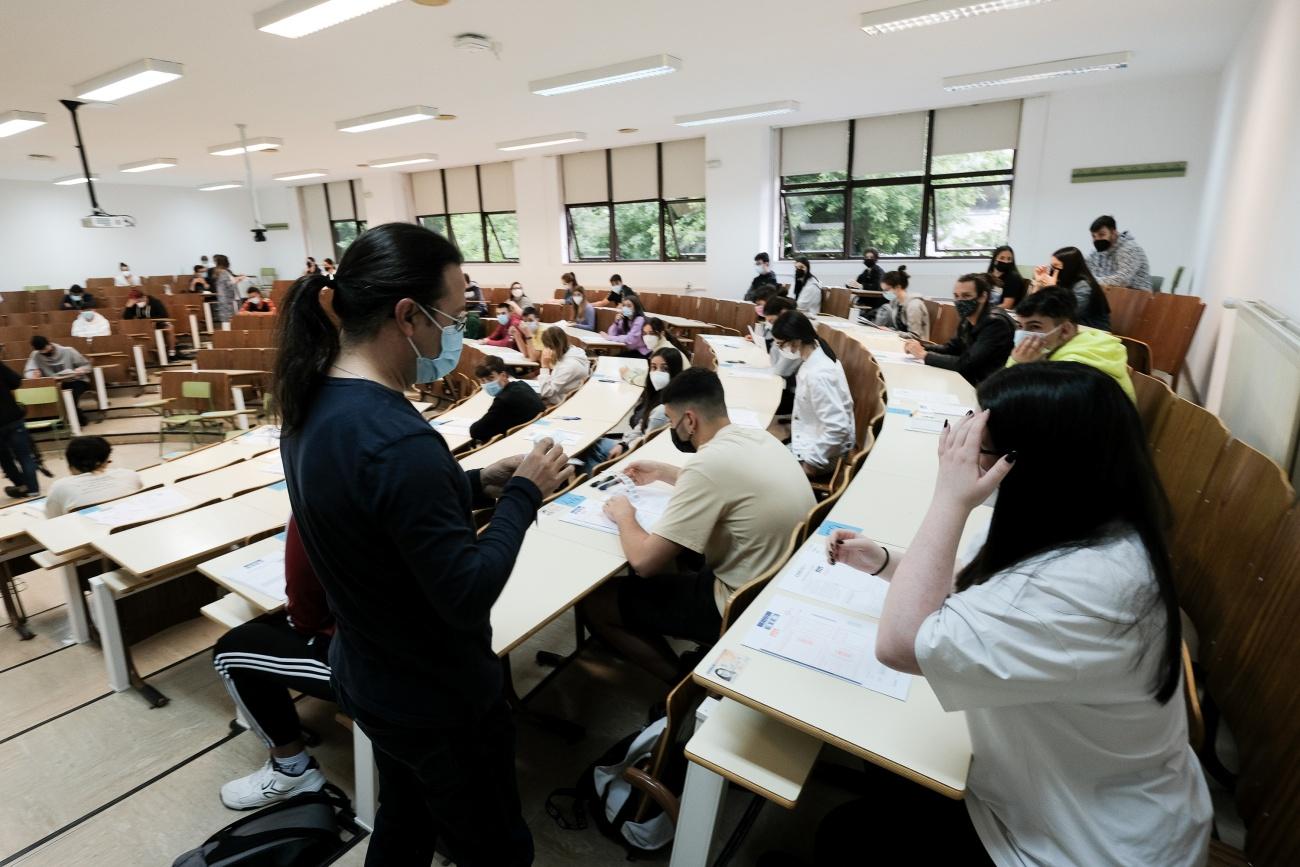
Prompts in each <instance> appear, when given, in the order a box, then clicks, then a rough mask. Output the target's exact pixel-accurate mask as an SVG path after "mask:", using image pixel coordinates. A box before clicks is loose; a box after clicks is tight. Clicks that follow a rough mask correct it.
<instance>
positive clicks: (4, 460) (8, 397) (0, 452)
mask: <svg viewBox="0 0 1300 867" xmlns="http://www.w3.org/2000/svg"><path fill="white" fill-rule="evenodd" d="M22 387H23V378H22V377H21V376H19V375H18V374H17V373H15V372H14V370H13V368H11V367H10V366H9V365H7V364H0V469H3V471H4V474H5V478H7V479H8V480H9V482H10V484H9V485H8V486H7V487H6V488H5V495H6V496H9V497H35V496H36V495H37V494H39V493H40V492H41V484H40V481H39V480H38V479H37V478H36V455H35V454H34V453H33V451H32V436H31V434H29V433H28V432H27V424H26V421H25V419H26V417H27V409H26V408H25V407H23V406H20V405H19V403H18V401H16V400H14V389H16V388H22Z"/></svg>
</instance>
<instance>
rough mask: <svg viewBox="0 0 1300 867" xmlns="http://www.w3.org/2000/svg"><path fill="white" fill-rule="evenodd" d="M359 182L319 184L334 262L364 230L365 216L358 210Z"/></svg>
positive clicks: (360, 198)
mask: <svg viewBox="0 0 1300 867" xmlns="http://www.w3.org/2000/svg"><path fill="white" fill-rule="evenodd" d="M360 185H361V184H360V181H332V182H331V183H328V184H321V187H322V189H324V191H325V215H326V218H327V219H328V220H329V224H330V240H331V242H332V243H333V247H334V253H333V255H332V256H331V257H330V258H332V259H333V260H334V261H336V262H337V261H338V260H340V259H342V258H343V254H344V253H345V252H347V249H348V247H350V246H352V242H353V241H355V240H356V239H357V238H359V237H361V233H362V232H364V231H365V230H366V220H365V214H364V213H363V212H362V211H361V210H360V202H361V201H362V198H363V197H362V196H361V195H360V192H361V191H360V189H359V187H360Z"/></svg>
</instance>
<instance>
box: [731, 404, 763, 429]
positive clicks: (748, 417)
mask: <svg viewBox="0 0 1300 867" xmlns="http://www.w3.org/2000/svg"><path fill="white" fill-rule="evenodd" d="M727 415H728V416H729V417H730V418H731V423H732V424H738V425H740V426H741V427H753V428H758V429H759V430H764V429H765V428H766V427H767V425H765V424H763V420H762V419H761V418H759V417H758V413H756V412H754V411H753V410H752V409H732V408H730V407H728V408H727Z"/></svg>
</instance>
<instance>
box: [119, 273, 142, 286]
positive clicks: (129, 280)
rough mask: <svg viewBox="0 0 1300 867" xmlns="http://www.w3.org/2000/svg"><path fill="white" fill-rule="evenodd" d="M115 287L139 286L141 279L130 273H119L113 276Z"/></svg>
mask: <svg viewBox="0 0 1300 867" xmlns="http://www.w3.org/2000/svg"><path fill="white" fill-rule="evenodd" d="M113 285H114V286H139V285H140V278H139V277H137V276H135V275H134V274H132V273H131V272H130V271H118V272H117V274H115V275H113Z"/></svg>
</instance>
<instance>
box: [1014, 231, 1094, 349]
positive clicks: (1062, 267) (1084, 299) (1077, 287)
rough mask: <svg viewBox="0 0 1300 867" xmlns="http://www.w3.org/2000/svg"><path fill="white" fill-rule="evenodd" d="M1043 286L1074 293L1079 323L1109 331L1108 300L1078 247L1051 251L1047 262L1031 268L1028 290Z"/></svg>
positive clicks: (1033, 290)
mask: <svg viewBox="0 0 1300 867" xmlns="http://www.w3.org/2000/svg"><path fill="white" fill-rule="evenodd" d="M1047 286H1062V287H1064V288H1066V289H1069V290H1070V291H1072V292H1073V293H1074V298H1075V305H1076V306H1075V310H1076V315H1077V317H1078V320H1079V324H1080V325H1087V326H1089V327H1090V328H1100V329H1101V330H1103V331H1110V301H1108V300H1107V298H1106V293H1105V291H1103V290H1102V288H1101V284H1100V283H1098V282H1097V278H1096V277H1094V276H1092V272H1091V271H1089V270H1088V263H1087V262H1085V261H1084V259H1083V253H1081V252H1080V251H1079V248H1078V247H1062V248H1061V249H1059V250H1057V251H1056V252H1055V253H1053V254H1052V261H1051V262H1050V263H1048V264H1047V265H1039V266H1038V267H1036V268H1034V282H1033V285H1032V286H1031V287H1030V290H1029V291H1030V292H1037V291H1039V290H1040V289H1043V288H1045V287H1047Z"/></svg>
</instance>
